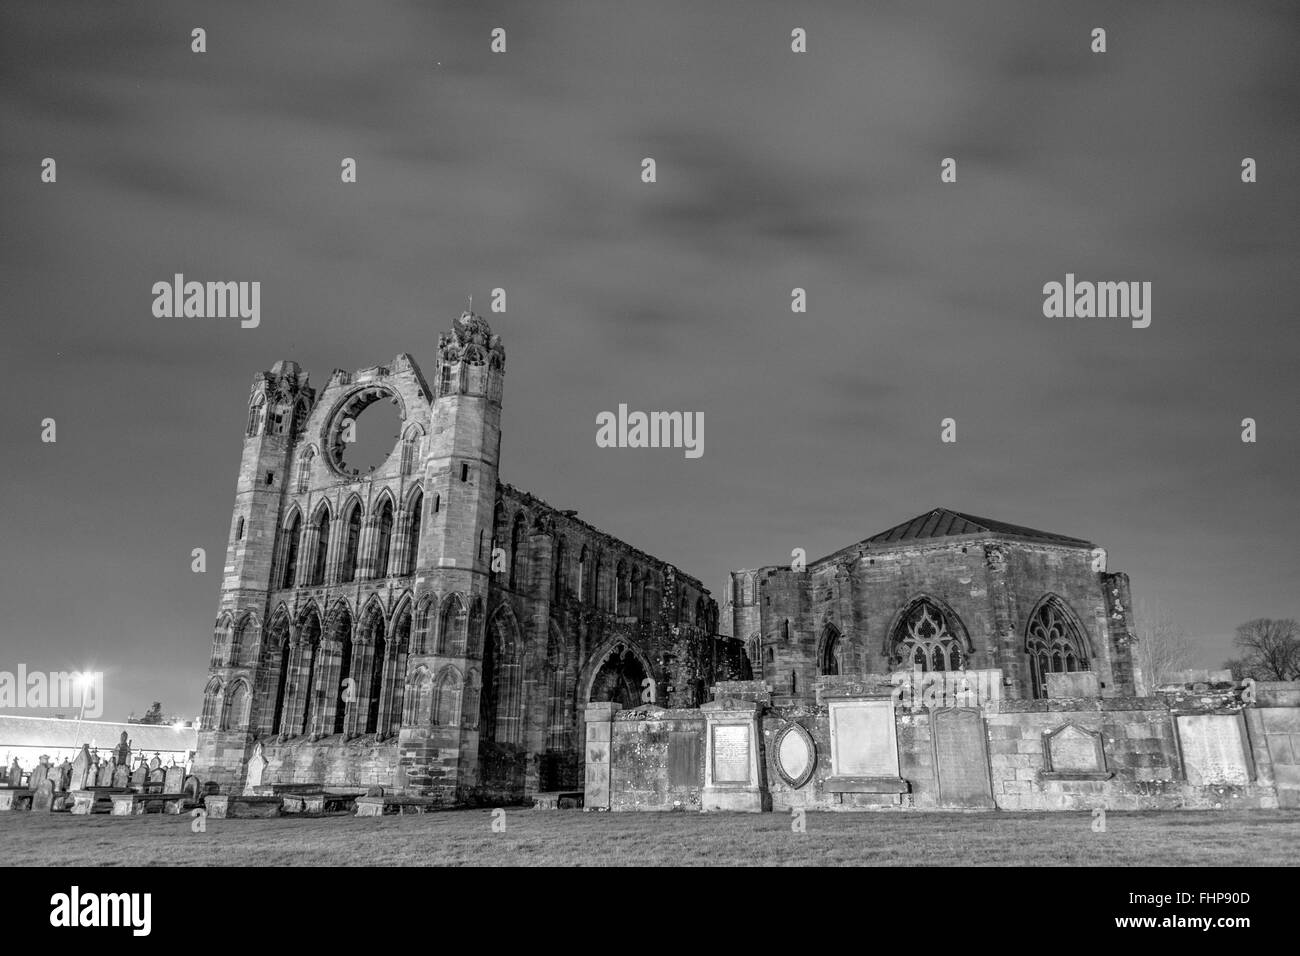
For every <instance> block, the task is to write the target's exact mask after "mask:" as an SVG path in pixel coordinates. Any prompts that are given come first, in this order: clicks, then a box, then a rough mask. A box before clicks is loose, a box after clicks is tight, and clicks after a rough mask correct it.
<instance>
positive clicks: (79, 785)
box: [68, 744, 90, 790]
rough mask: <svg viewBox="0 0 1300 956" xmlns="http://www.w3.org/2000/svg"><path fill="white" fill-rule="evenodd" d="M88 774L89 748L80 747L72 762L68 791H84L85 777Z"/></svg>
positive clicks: (85, 745) (85, 746) (86, 745)
mask: <svg viewBox="0 0 1300 956" xmlns="http://www.w3.org/2000/svg"><path fill="white" fill-rule="evenodd" d="M89 773H90V746H89V745H88V744H82V745H81V751H80V752H79V753H78V754H77V759H76V760H74V761H72V777H71V778H70V779H69V780H68V789H69V790H85V789H86V776H87V774H89Z"/></svg>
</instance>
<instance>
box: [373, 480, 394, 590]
mask: <svg viewBox="0 0 1300 956" xmlns="http://www.w3.org/2000/svg"><path fill="white" fill-rule="evenodd" d="M375 532H376V538H377V541H376V550H375V577H377V578H386V577H388V549H389V548H390V547H391V546H392V544H393V502H392V499H390V498H385V499H384V503H383V505H381V506H380V509H379V523H378V525H377V526H376V528H375Z"/></svg>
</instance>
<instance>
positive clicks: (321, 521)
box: [307, 508, 330, 587]
mask: <svg viewBox="0 0 1300 956" xmlns="http://www.w3.org/2000/svg"><path fill="white" fill-rule="evenodd" d="M315 530H316V553H315V554H314V555H312V564H311V579H310V580H309V581H308V582H307V583H308V584H310V585H312V586H313V587H316V586H319V585H322V584H324V583H325V564H326V561H327V559H328V558H329V553H330V512H329V509H328V508H321V509H320V511H318V512H316V529H315Z"/></svg>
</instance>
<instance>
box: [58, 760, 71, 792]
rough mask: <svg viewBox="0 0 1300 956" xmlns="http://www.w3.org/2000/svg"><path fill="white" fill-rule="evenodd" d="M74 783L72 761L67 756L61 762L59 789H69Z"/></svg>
mask: <svg viewBox="0 0 1300 956" xmlns="http://www.w3.org/2000/svg"><path fill="white" fill-rule="evenodd" d="M71 783H72V761H71V760H69V759H68V758H67V757H64V758H63V763H61V764H59V786H58V787H57V789H59V790H67V789H68V787H69V785H71Z"/></svg>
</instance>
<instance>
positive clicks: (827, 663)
mask: <svg viewBox="0 0 1300 956" xmlns="http://www.w3.org/2000/svg"><path fill="white" fill-rule="evenodd" d="M818 669H819V670H820V671H821V673H822V674H823V675H826V676H828V677H833V676H835V675H837V674H839V673H840V632H839V631H837V630H836V629H835V628H834V627H828V628H826V633H825V634H824V635H823V636H822V653H821V661H820V662H819V666H818Z"/></svg>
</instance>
